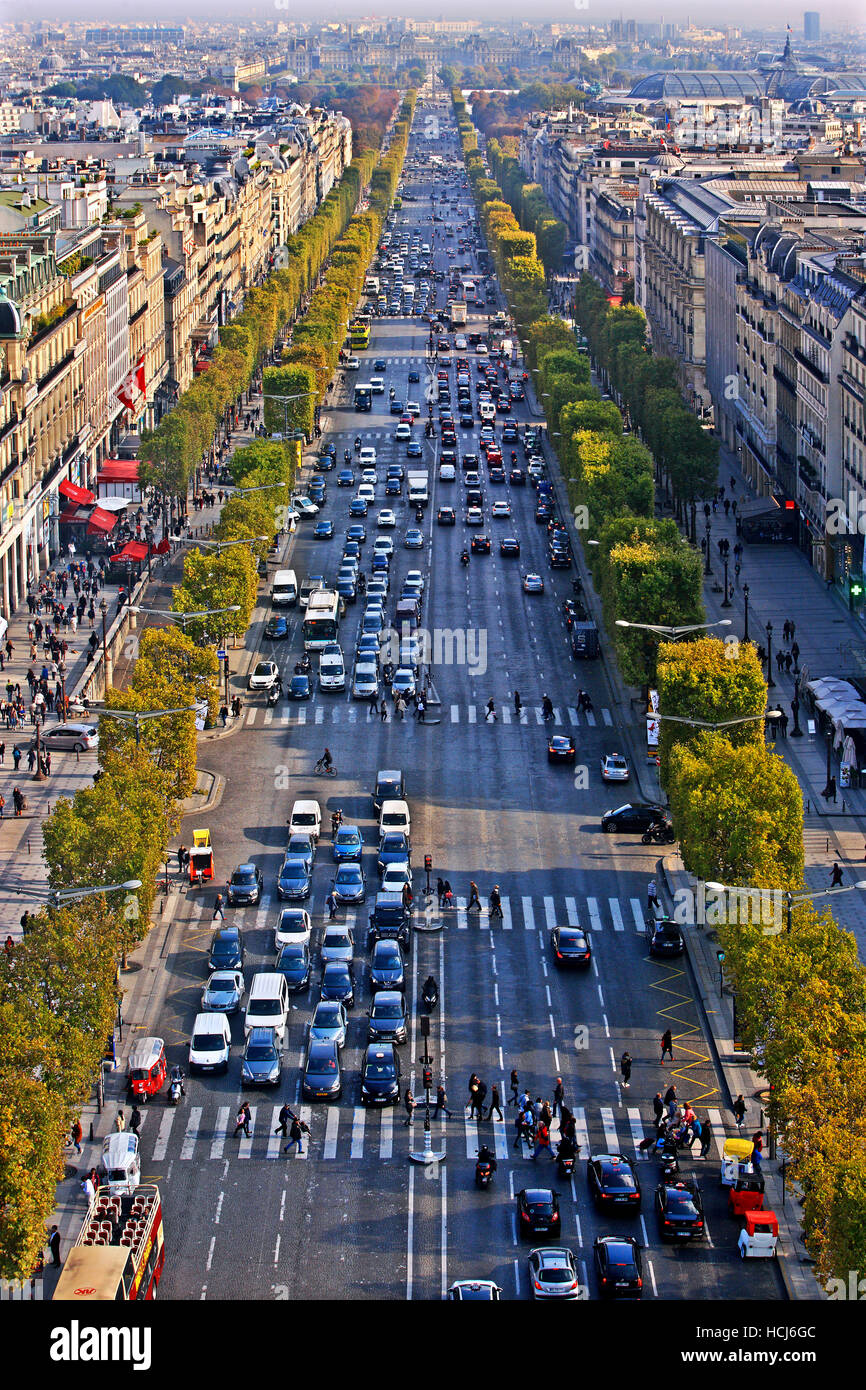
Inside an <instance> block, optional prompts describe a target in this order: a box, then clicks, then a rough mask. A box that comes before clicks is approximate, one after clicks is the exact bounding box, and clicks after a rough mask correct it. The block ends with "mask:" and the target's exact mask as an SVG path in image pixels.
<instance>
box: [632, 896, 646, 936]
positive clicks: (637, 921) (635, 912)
mask: <svg viewBox="0 0 866 1390" xmlns="http://www.w3.org/2000/svg"><path fill="white" fill-rule="evenodd" d="M629 902H630V904H631V915H632V917H633V918H634V928H635V931H639V932H642V931H643V929H644V920H643V911H642V909H641V905H640V898H629Z"/></svg>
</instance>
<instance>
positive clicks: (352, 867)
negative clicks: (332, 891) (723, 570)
mask: <svg viewBox="0 0 866 1390" xmlns="http://www.w3.org/2000/svg"><path fill="white" fill-rule="evenodd" d="M360 881H361V870H360V869H359V868H358V866H357V864H344V865H342V867H341V868H339V869H338V870H337V876H336V882H337V883H360Z"/></svg>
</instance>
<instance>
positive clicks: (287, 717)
mask: <svg viewBox="0 0 866 1390" xmlns="http://www.w3.org/2000/svg"><path fill="white" fill-rule="evenodd" d="M447 708H448V718H449V720H450V722H451V723H452V724H485V723H486V724H488V726H490V727H492V726H493V724H494V721H493V720H492V719H491V720H486V719H485V717H484V716H485V715H486V713H487V708H486V705H460V704H454V705H449V706H448V707H447ZM433 712H434V711H433V709H432V708H431V710H430V713H431V715H432V714H433ZM436 713H437V714H438V713H439V710H438V708H437V709H436ZM442 713H443V715H444V710H443V711H442ZM496 714H497V719H496V723H498V724H499V725H502V726H505V725H508V726H513V725H516V724H518V723H519V724H523V725H527V726H541V725H543V724H544V723H545V722H547V723H549V724H550V726H551V728H563V727H571V728H573V729H578V728H585V729H586V728H588V729H596V728H598V727H599V717H600V719H601V724H602V725H603V726H604V727H605V728H607V729H612V728H613V722H614V721H613V715H612V714H611V712H610V710H609V709H601V710H598V711H597V712H596V711H593V710H580V711H579V710H577V709H575V708H574V707H573V706H571V705H566V706H565V708H564V709H558V708H554V711H553V720H552V721H550V720H548V721H545V718H544V714H543V712H542V709H541V706H540V705H538V706H535V705H524V706H523V708H522V709H521V711H520V718H519V719H517V718H515V715H514V712H513V711H512V710H511V709H510V707H509V706H507V705H503V706H501V707H500V708H499V709H497V711H496ZM392 717H393V711H391V713H390V714H389V719H390V718H392ZM379 718H380V716H379V712H378V710H377V709H374V708H373V706H372V704H371V703H370V702H369V701H361V700H352V701H349V700H337V701H335V702H334V703H333V704H332V703H330V702H325V703H320V702H312V703H310V704H304V705H301V704H298V705H293V706H291V708H289V709H283V710H280V709H271V708H269V707H267V706H263V705H250V706H249V708H248V709H247V710H246V711H245V713H244V724H245V725H246V727H247V728H254V727H255V726H256V725H262V726H265V725H271V724H275V725H277V726H278V727H279V726H282V727H283V728H287V727H290V726H292V725H299V724H365V723H366V724H371V723H374V722H377V721H378V720H379ZM398 722H400V721H398ZM403 722H404V723H405V724H406V725H411V724H413V723H414V722H415V721H414V720H413V719H412V718H411V717H409V718H406V719H405V720H403Z"/></svg>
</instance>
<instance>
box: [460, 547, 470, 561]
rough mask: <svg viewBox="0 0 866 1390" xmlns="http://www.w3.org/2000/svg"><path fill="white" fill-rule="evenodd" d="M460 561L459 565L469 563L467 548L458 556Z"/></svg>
mask: <svg viewBox="0 0 866 1390" xmlns="http://www.w3.org/2000/svg"><path fill="white" fill-rule="evenodd" d="M460 563H461V565H468V564H469V551H468V550H464V551H463V554H462V555H461V556H460Z"/></svg>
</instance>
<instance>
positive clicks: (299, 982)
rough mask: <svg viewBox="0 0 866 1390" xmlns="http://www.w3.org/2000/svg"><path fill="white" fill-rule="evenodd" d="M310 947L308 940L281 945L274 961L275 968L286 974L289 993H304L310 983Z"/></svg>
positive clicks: (279, 972) (278, 971)
mask: <svg viewBox="0 0 866 1390" xmlns="http://www.w3.org/2000/svg"><path fill="white" fill-rule="evenodd" d="M311 968H312V962H311V960H310V948H309V946H308V945H307V943H306V941H290V942H289V943H288V944H287V945H286V946H281V947H280V949H279V951H278V952H277V959H276V961H275V962H274V970H276V971H277V973H278V974H280V975H284V976H285V978H286V984H287V985H288V987H289V994H302V993H303V991H304V990H305V989H307V988H308V986H309V983H310V970H311Z"/></svg>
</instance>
